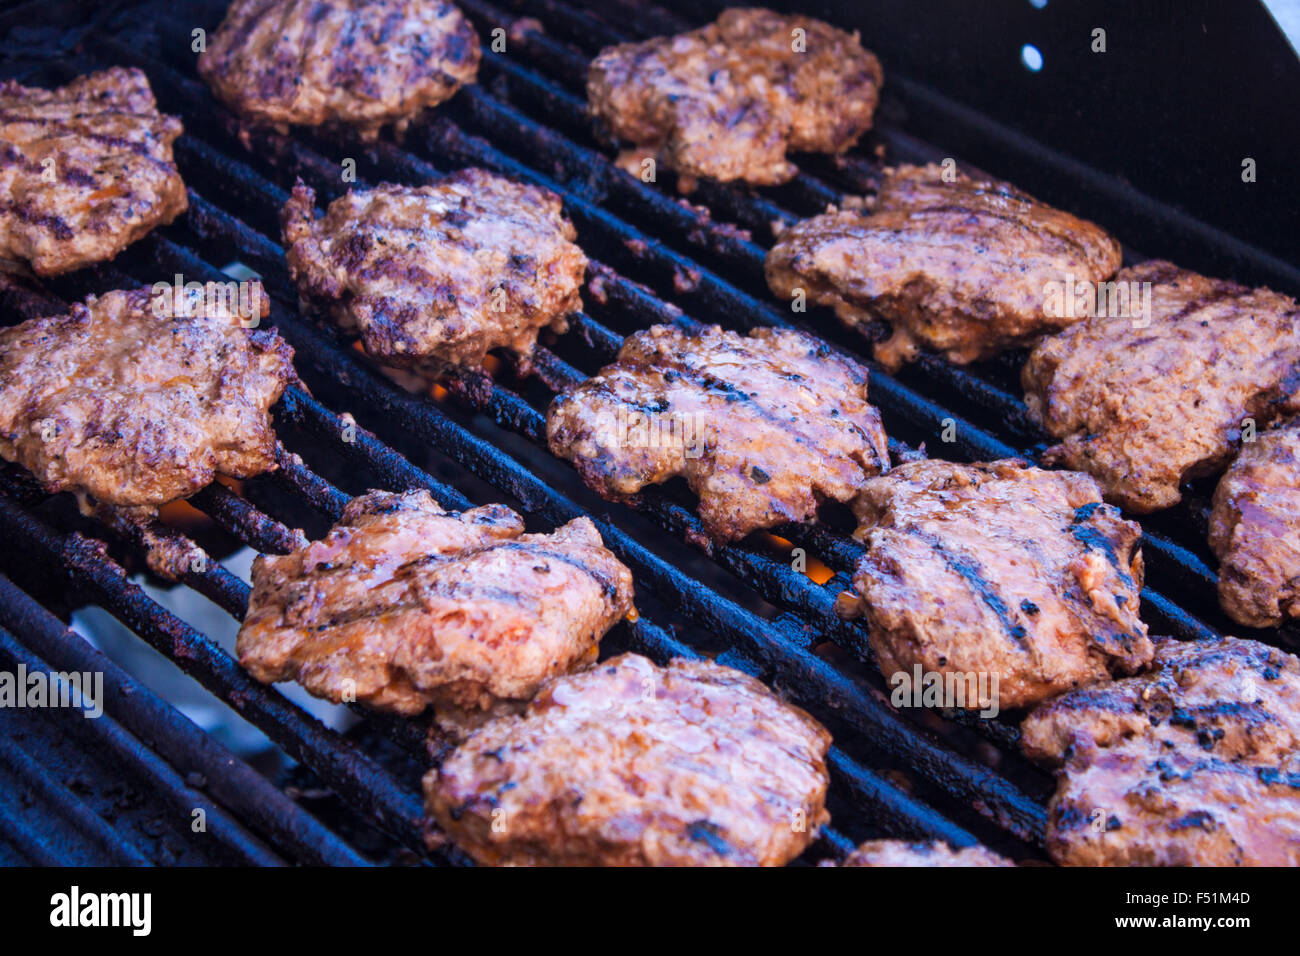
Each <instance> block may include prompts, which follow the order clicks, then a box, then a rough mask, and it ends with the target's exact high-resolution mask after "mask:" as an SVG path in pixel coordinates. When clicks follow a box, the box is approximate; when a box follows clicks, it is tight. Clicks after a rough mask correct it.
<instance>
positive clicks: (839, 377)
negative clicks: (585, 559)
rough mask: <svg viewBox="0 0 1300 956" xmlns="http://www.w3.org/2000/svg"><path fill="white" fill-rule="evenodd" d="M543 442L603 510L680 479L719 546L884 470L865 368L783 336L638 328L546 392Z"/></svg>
mask: <svg viewBox="0 0 1300 956" xmlns="http://www.w3.org/2000/svg"><path fill="white" fill-rule="evenodd" d="M546 432H547V437H548V438H549V440H550V445H551V451H553V452H554V453H555V454H557V455H559V456H560V457H562V458H567V459H568V460H570V461H571V462H573V464H574V466H575V467H576V468H577V469H578V473H579V474H581V475H582V478H583V480H584V481H585V482H586V483H587V484H588V485H589V486H590V487H591V488H593V489H595V490H596V491H597V492H598V493H600V494H601V495H604V496H605V497H607V498H611V499H613V500H627V499H629V498H631V497H632V496H634V495H635V494H636V493H637V492H638V491H640V490H641V489H642V488H644V487H645V486H646V485H651V484H660V483H662V482H665V481H667V480H668V479H670V478H672V477H674V476H676V475H682V476H684V477H685V478H686V480H687V482H689V484H690V486H691V490H693V491H694V492H695V493H696V494H697V495H698V496H699V498H700V504H699V513H700V518H701V519H702V520H703V522H704V525H705V528H706V530H707V531H708V533H709V534H710V535H711V536H712V537H713V538H714V539H715V540H719V541H731V540H736V539H738V538H743V537H744V536H745V535H747V534H749V533H750V532H751V531H755V530H757V529H759V528H769V527H772V526H774V525H778V524H781V523H784V522H788V521H804V520H806V519H808V518H811V517H812V516H813V515H814V514H815V513H816V510H817V507H818V505H819V503H820V502H821V501H823V500H825V499H834V500H835V501H848V500H850V499H851V498H852V497H853V496H854V495H855V494H857V491H858V488H859V486H860V485H861V484H862V482H863V481H864V480H865V479H866V478H867V477H869V476H871V475H874V474H878V473H880V472H881V471H884V470H886V469H887V468H888V467H889V451H888V445H887V442H886V438H885V432H884V429H883V428H882V427H881V425H880V413H879V412H878V411H877V410H876V409H875V408H874V407H873V406H872V405H870V404H868V402H867V370H866V369H865V368H864V367H862V366H861V365H858V364H857V363H856V362H854V361H853V360H852V359H849V358H847V357H845V356H842V355H838V354H836V353H834V352H832V351H831V350H830V348H829V347H828V346H826V345H825V344H824V343H821V342H818V341H817V340H816V339H813V338H811V337H809V336H806V335H803V334H801V333H798V332H790V331H774V330H770V329H760V330H758V331H755V332H752V333H750V334H749V335H747V336H745V335H739V334H737V333H735V332H730V331H727V332H724V331H723V330H722V329H720V328H718V327H717V326H712V327H709V328H705V329H702V330H701V331H699V332H697V333H693V334H692V333H686V332H683V331H681V330H679V329H676V328H673V327H671V326H662V325H661V326H655V327H653V328H651V329H647V330H646V331H644V332H638V333H636V334H635V335H632V336H630V337H629V338H628V339H627V340H626V341H625V342H624V343H623V347H622V349H620V350H619V353H618V359H617V361H616V362H615V363H614V364H613V365H610V366H608V367H606V368H604V369H602V370H601V371H600V373H599V374H597V375H596V376H595V377H593V378H591V379H588V380H587V381H586V382H583V383H582V384H580V385H578V386H577V387H575V388H572V389H570V390H568V391H566V392H563V393H561V394H560V395H557V396H556V398H555V401H554V402H553V403H552V404H551V407H550V410H549V411H548V412H547V421H546Z"/></svg>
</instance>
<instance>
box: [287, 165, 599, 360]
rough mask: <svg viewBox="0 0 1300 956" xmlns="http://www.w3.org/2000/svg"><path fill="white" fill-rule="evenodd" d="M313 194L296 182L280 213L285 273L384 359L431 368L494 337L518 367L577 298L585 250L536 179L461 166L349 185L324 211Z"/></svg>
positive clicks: (472, 355)
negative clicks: (432, 179)
mask: <svg viewBox="0 0 1300 956" xmlns="http://www.w3.org/2000/svg"><path fill="white" fill-rule="evenodd" d="M315 201H316V196H315V193H313V192H312V191H311V190H310V189H308V188H307V187H306V186H303V185H302V184H301V183H299V184H298V186H297V187H295V189H294V190H293V195H292V196H291V198H290V199H289V201H288V202H287V203H286V204H285V207H284V209H283V211H282V213H281V222H282V225H283V229H284V239H285V243H286V245H287V246H288V253H287V255H288V261H289V271H290V274H291V275H292V276H293V278H294V280H295V281H296V282H297V284H298V289H299V292H300V294H301V296H302V298H303V300H304V302H305V303H306V304H307V305H309V306H315V307H317V308H320V309H323V310H325V311H327V312H329V313H330V314H331V315H332V316H333V317H334V319H335V320H336V321H337V322H338V323H339V324H340V325H342V326H343V327H344V328H345V329H348V330H355V331H359V332H360V335H361V340H362V342H363V343H364V344H365V347H366V352H367V353H368V354H369V355H370V356H372V357H373V358H374V359H376V360H377V361H379V362H381V363H383V364H385V365H391V366H396V367H403V368H419V369H423V370H425V371H428V372H431V373H435V374H437V373H439V372H441V371H444V370H446V369H447V367H449V366H478V365H481V364H482V362H483V357H484V356H485V355H486V354H487V352H488V350H489V349H493V348H498V347H501V348H507V349H509V350H510V351H512V352H513V353H514V354H515V355H516V356H517V357H518V359H519V362H520V364H521V366H523V367H525V368H526V367H527V365H528V360H529V358H530V356H531V355H532V351H533V348H534V346H535V345H536V343H537V335H538V333H539V332H540V331H541V330H542V329H543V328H546V327H548V326H549V327H550V328H551V329H554V330H555V331H556V332H563V331H565V330H566V329H567V328H568V325H567V321H566V316H568V315H569V313H571V312H576V311H578V310H580V309H581V308H582V298H581V289H582V280H583V276H584V274H585V272H586V268H587V257H586V256H584V255H583V254H582V250H581V249H579V248H578V246H577V245H575V244H574V242H573V239H574V238H575V236H576V232H575V231H574V228H573V224H572V223H570V222H569V220H568V219H566V218H565V217H564V212H563V210H562V208H561V205H560V200H559V197H557V196H556V195H555V194H554V193H551V192H549V191H547V190H545V189H540V188H538V187H536V186H525V185H521V184H519V183H515V182H512V181H510V180H508V179H503V178H501V177H500V176H494V175H493V174H491V173H488V172H485V171H484V170H481V169H463V170H461V171H459V172H457V173H453V174H452V175H450V176H448V177H446V178H445V179H443V180H442V181H440V182H438V183H436V184H434V185H432V186H419V187H411V186H394V185H387V184H385V185H381V186H378V187H376V188H374V189H369V190H365V191H361V192H349V193H348V194H347V195H345V196H342V197H340V198H339V199H336V200H335V201H334V202H332V203H331V204H330V207H329V209H328V211H327V212H326V214H325V217H324V218H323V219H316V217H315V212H314V207H315Z"/></svg>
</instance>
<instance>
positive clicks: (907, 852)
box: [840, 840, 1015, 866]
mask: <svg viewBox="0 0 1300 956" xmlns="http://www.w3.org/2000/svg"><path fill="white" fill-rule="evenodd" d="M840 866H1015V864H1014V863H1012V862H1011V861H1010V860H1008V859H1007V858H1006V857H1004V856H999V855H998V854H996V853H994V852H993V851H992V850H989V849H986V848H984V847H982V846H968V847H965V848H964V849H961V850H954V849H952V848H951V847H950V846H948V844H946V843H908V842H907V841H906V840H868V841H867V842H866V843H864V844H862V845H861V846H860V847H858V848H857V849H856V850H854V851H853V852H852V853H850V854H849V855H848V856H847V857H845V858H844V862H843V863H841V864H840Z"/></svg>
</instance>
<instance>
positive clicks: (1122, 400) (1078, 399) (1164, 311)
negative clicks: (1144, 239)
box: [1022, 262, 1300, 514]
mask: <svg viewBox="0 0 1300 956" xmlns="http://www.w3.org/2000/svg"><path fill="white" fill-rule="evenodd" d="M1116 281H1117V282H1118V283H1121V284H1128V283H1137V284H1139V285H1141V284H1143V283H1150V288H1151V315H1150V316H1149V318H1148V319H1145V320H1142V321H1137V320H1136V317H1134V316H1093V317H1090V318H1087V319H1085V320H1083V321H1081V322H1079V323H1077V324H1076V325H1074V326H1071V327H1070V328H1069V329H1067V330H1065V331H1064V332H1061V333H1060V334H1058V335H1055V336H1052V337H1051V338H1048V339H1045V340H1044V341H1043V342H1042V343H1041V344H1040V345H1039V346H1038V347H1037V348H1036V349H1035V350H1034V351H1033V353H1032V354H1031V355H1030V357H1029V360H1028V362H1027V363H1026V364H1025V368H1024V372H1023V374H1022V379H1023V382H1024V387H1025V402H1026V404H1027V405H1028V407H1029V413H1030V415H1031V416H1033V418H1034V419H1035V420H1036V421H1038V422H1039V423H1040V424H1042V426H1043V427H1044V428H1045V429H1046V430H1047V431H1048V433H1049V434H1051V435H1052V436H1054V437H1055V438H1057V439H1059V440H1060V443H1059V444H1057V445H1055V446H1053V447H1052V448H1050V449H1048V450H1047V452H1046V453H1045V454H1044V461H1046V462H1048V463H1051V464H1064V465H1066V466H1068V467H1070V468H1075V469H1078V470H1080V471H1086V472H1088V473H1090V474H1092V475H1093V476H1095V477H1096V478H1097V480H1098V481H1100V482H1101V485H1102V487H1103V489H1104V490H1105V493H1106V498H1107V500H1108V501H1112V502H1114V503H1116V504H1119V505H1122V506H1123V507H1125V508H1127V509H1129V510H1131V511H1135V512H1137V513H1140V514H1145V513H1148V512H1151V511H1156V510H1159V509H1161V508H1167V507H1169V506H1170V505H1173V504H1175V503H1177V502H1178V501H1179V499H1180V498H1181V489H1180V485H1181V483H1182V482H1183V481H1184V480H1186V479H1189V478H1194V477H1198V476H1200V475H1205V474H1212V473H1213V472H1215V471H1217V470H1218V469H1219V468H1221V467H1222V466H1223V465H1224V464H1226V463H1227V461H1228V460H1229V459H1230V457H1231V456H1232V454H1233V451H1234V449H1235V448H1236V447H1237V445H1238V441H1239V437H1240V432H1241V428H1242V427H1243V422H1244V420H1245V419H1247V418H1253V419H1254V421H1255V424H1256V425H1257V426H1264V425H1267V424H1268V423H1269V422H1271V421H1273V420H1274V419H1276V418H1278V417H1281V416H1285V415H1288V414H1293V413H1295V412H1297V411H1300V398H1298V397H1297V396H1300V308H1298V307H1297V305H1296V303H1295V301H1294V300H1293V299H1290V298H1287V297H1286V296H1283V295H1278V294H1277V293H1274V292H1270V291H1269V290H1268V289H1245V288H1242V287H1241V286H1238V285H1235V284H1234V283H1231V282H1223V281H1221V280H1216V279H1208V278H1206V277H1204V276H1200V275H1197V274H1195V273H1192V272H1187V271H1184V270H1182V269H1179V268H1177V267H1176V266H1173V265H1171V264H1170V263H1167V262H1148V263H1143V264H1142V265H1139V266H1134V267H1132V268H1129V269H1123V270H1121V271H1120V272H1119V274H1118V275H1117V276H1116Z"/></svg>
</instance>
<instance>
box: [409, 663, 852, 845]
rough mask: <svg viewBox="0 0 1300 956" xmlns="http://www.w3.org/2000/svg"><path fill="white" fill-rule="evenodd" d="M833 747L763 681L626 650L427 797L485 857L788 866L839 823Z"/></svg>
mask: <svg viewBox="0 0 1300 956" xmlns="http://www.w3.org/2000/svg"><path fill="white" fill-rule="evenodd" d="M829 747H830V735H829V734H828V733H827V732H826V730H825V728H823V727H822V726H821V725H820V724H818V723H817V722H816V721H815V720H813V719H812V718H811V717H809V716H808V715H807V714H805V713H804V712H803V711H802V710H799V709H798V708H796V707H792V706H790V705H789V704H786V703H784V702H783V701H781V700H780V699H779V698H777V697H776V696H775V695H774V694H773V693H772V692H771V691H769V690H768V689H767V688H766V687H764V686H763V685H762V684H761V683H759V682H758V681H757V680H754V679H753V678H751V677H749V676H748V675H745V674H741V673H739V672H738V671H733V670H730V669H728V668H725V667H721V666H719V665H717V664H714V663H712V662H707V661H685V660H674V661H671V662H670V663H669V664H668V665H667V666H666V667H658V666H656V665H655V664H653V663H651V662H650V661H648V660H646V659H645V658H643V657H638V656H636V655H634V654H625V655H622V656H621V657H617V658H614V659H612V660H609V661H605V662H604V663H601V664H599V665H596V666H594V667H592V668H589V669H588V670H585V671H582V672H579V673H576V674H571V675H567V676H563V677H557V678H555V679H553V680H550V681H547V682H546V683H545V684H544V685H543V686H542V688H541V690H540V691H539V692H538V694H537V696H536V697H535V698H534V699H533V701H532V702H531V703H530V704H529V705H528V707H527V708H526V710H525V711H524V712H523V713H522V714H521V715H518V716H515V715H509V716H505V717H502V718H500V719H497V720H494V721H492V722H490V723H488V724H487V725H485V726H483V727H481V728H480V729H479V730H477V731H476V732H474V733H473V734H472V735H471V736H470V737H469V738H468V739H467V740H465V741H464V742H463V743H462V744H461V746H460V747H459V748H458V749H457V750H456V751H455V752H454V753H453V754H452V755H451V756H450V757H449V758H448V759H447V760H445V761H444V762H443V764H442V766H441V767H439V768H438V769H436V770H432V771H430V772H429V774H428V775H427V776H426V777H425V780H424V789H425V801H426V804H427V806H428V809H429V813H430V815H431V816H432V817H433V819H434V820H435V821H436V823H437V825H438V826H439V827H440V828H441V829H442V830H443V831H445V833H446V834H447V835H448V836H450V837H451V838H452V839H453V840H454V841H455V842H456V843H457V845H459V846H460V847H461V848H462V849H463V850H465V851H466V852H468V853H469V854H470V855H471V856H472V857H474V859H475V860H477V861H478V862H479V863H484V864H490V865H502V864H510V865H526V866H527V865H532V866H537V865H552V866H554V865H568V866H755V865H759V866H780V865H782V864H784V863H787V862H788V861H790V860H792V859H793V858H795V857H796V856H798V855H799V854H800V853H801V852H802V851H803V850H804V849H805V848H806V847H807V846H808V844H809V843H810V842H811V841H812V840H813V839H814V838H815V836H816V833H817V831H818V830H819V829H820V827H821V826H822V825H823V824H825V823H826V822H827V821H828V820H829V815H828V814H827V813H826V810H825V799H826V790H827V785H828V782H829V777H828V773H827V769H826V753H827V751H828V749H829ZM498 814H499V815H500V818H501V819H503V820H504V821H505V824H506V825H505V826H504V827H500V826H494V825H493V823H494V821H495V820H496V819H498ZM792 820H802V821H806V825H803V826H792V825H791V821H792Z"/></svg>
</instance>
